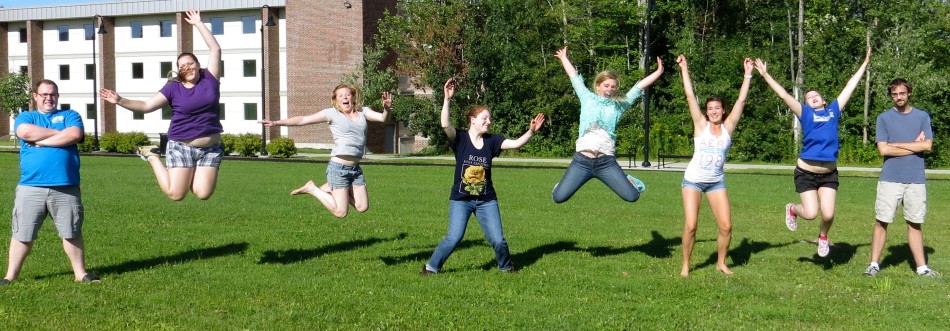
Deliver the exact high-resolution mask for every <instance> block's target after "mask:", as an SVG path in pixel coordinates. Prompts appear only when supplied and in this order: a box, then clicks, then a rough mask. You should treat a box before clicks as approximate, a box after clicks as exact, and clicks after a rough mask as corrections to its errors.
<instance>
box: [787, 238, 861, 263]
mask: <svg viewBox="0 0 950 331" xmlns="http://www.w3.org/2000/svg"><path fill="white" fill-rule="evenodd" d="M816 245H817V244H816ZM867 245H868V244H860V245H857V246H855V245H851V244H849V243H844V242H835V243H832V244H831V250H830V251H829V252H828V256H826V257H819V256H818V253H817V252H816V253H815V254H812V256H810V257H800V258H798V262H811V263H812V264H814V265H817V266H820V267H821V268H822V269H824V270H831V269H833V268H834V267H835V265H843V264H847V263H848V262H850V261H851V259H852V258H854V255H855V254H856V253H857V252H858V247H861V246H867Z"/></svg>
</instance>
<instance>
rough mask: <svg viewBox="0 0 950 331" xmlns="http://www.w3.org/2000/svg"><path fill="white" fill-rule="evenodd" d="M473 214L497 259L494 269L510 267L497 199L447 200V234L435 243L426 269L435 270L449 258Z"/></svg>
mask: <svg viewBox="0 0 950 331" xmlns="http://www.w3.org/2000/svg"><path fill="white" fill-rule="evenodd" d="M472 213H474V214H475V217H476V218H478V224H480V225H481V226H482V231H483V232H485V239H488V243H489V244H491V247H492V249H494V250H495V260H497V261H498V269H501V271H509V270H511V254H510V253H509V252H508V241H506V240H505V235H504V234H503V233H502V231H501V212H500V211H499V210H498V201H497V200H490V201H484V200H470V201H458V200H450V201H449V233H448V234H446V235H445V238H442V241H440V242H439V246H436V248H435V252H432V257H431V258H429V262H428V263H427V264H426V265H427V266H428V267H429V268H431V269H435V271H439V270H441V269H442V265H443V264H445V260H448V259H449V255H452V251H454V250H455V247H457V246H458V244H459V242H461V241H462V237H463V236H465V228H466V227H467V226H468V218H469V217H470V216H472Z"/></svg>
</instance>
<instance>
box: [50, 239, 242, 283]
mask: <svg viewBox="0 0 950 331" xmlns="http://www.w3.org/2000/svg"><path fill="white" fill-rule="evenodd" d="M248 246H250V244H248V243H234V244H227V245H222V246H217V247H210V248H199V249H192V250H188V251H184V252H181V253H178V254H175V255H168V256H159V257H153V258H148V259H144V260H133V261H127V262H122V263H119V264H115V265H110V266H104V267H100V268H95V269H94V270H90V271H94V272H95V273H97V274H99V275H100V276H101V275H117V274H123V273H126V272H133V271H138V270H143V269H150V268H153V267H157V266H161V265H166V264H182V263H186V262H191V261H198V260H207V259H213V258H217V257H222V256H228V255H235V254H241V253H244V252H245V251H247V248H248ZM70 274H72V272H62V273H59V274H55V275H46V276H40V277H37V278H36V279H43V278H49V277H54V276H62V275H70Z"/></svg>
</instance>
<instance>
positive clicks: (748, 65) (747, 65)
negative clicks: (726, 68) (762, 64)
mask: <svg viewBox="0 0 950 331" xmlns="http://www.w3.org/2000/svg"><path fill="white" fill-rule="evenodd" d="M742 69H743V70H745V74H746V75H747V76H748V75H751V74H752V69H755V63H753V62H752V59H750V58H745V60H742Z"/></svg>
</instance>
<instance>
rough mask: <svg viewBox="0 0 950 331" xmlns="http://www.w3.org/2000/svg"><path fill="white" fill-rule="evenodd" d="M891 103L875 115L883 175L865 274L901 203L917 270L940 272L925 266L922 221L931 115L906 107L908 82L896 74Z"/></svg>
mask: <svg viewBox="0 0 950 331" xmlns="http://www.w3.org/2000/svg"><path fill="white" fill-rule="evenodd" d="M887 92H888V94H889V95H890V96H891V99H892V100H893V101H894V108H891V109H888V110H887V111H885V112H883V113H881V114H880V115H878V116H877V138H876V139H875V140H876V141H877V149H878V151H880V153H881V156H883V157H884V166H883V167H882V168H881V177H880V179H879V180H878V182H877V201H876V202H875V204H874V212H875V217H876V218H877V221H876V222H874V232H873V234H872V235H871V265H869V266H868V268H867V270H865V271H864V274H865V275H868V276H874V275H876V274H877V273H878V272H879V271H880V270H881V267H880V265H879V264H878V261H880V259H881V251H883V250H884V242H885V241H886V240H887V226H888V225H890V224H891V223H892V222H893V221H894V217H895V215H896V213H897V206H898V205H899V204H903V205H904V219H905V220H906V221H907V245H908V246H910V252H911V254H912V255H913V257H914V264H915V265H916V266H917V274H918V275H921V276H927V277H933V276H938V274H937V272H935V271H933V270H930V268H929V267H927V258H926V256H925V255H924V235H923V232H922V231H921V225H923V223H924V218H925V216H926V215H927V187H926V186H925V185H926V179H927V178H926V174H925V173H924V152H928V151H930V149H931V147H932V146H933V130H932V128H931V127H930V114H928V113H927V112H925V111H923V110H920V109H917V108H914V107H911V106H910V102H909V100H910V95H911V86H910V83H908V82H907V80H905V79H903V78H897V79H894V80H892V81H891V83H890V84H888V86H887Z"/></svg>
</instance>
